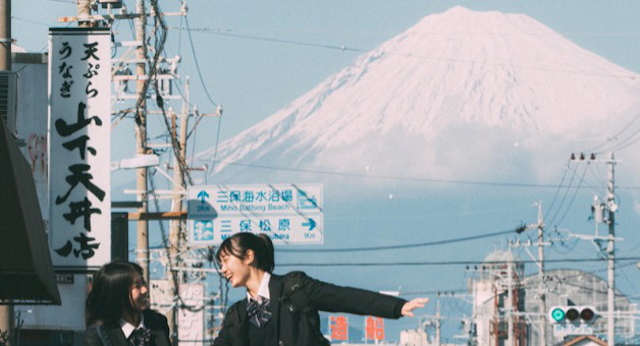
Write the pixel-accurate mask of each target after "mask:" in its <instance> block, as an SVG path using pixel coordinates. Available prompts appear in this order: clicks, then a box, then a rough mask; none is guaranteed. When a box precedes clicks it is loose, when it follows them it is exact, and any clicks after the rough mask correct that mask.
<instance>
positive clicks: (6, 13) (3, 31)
mask: <svg viewBox="0 0 640 346" xmlns="http://www.w3.org/2000/svg"><path fill="white" fill-rule="evenodd" d="M0 20H1V21H2V23H0V70H3V71H11V0H0ZM0 121H4V120H2V119H0ZM7 303H8V304H7V305H1V306H0V332H6V333H7V334H6V336H7V340H6V342H7V343H6V345H7V346H10V345H14V342H13V340H12V339H13V337H14V331H15V317H14V311H13V305H12V302H10V301H9V302H7Z"/></svg>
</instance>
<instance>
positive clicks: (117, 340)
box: [82, 310, 171, 346]
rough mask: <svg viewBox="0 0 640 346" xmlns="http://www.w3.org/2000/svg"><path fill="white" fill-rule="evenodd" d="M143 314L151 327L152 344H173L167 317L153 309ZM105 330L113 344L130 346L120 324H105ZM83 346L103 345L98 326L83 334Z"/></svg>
mask: <svg viewBox="0 0 640 346" xmlns="http://www.w3.org/2000/svg"><path fill="white" fill-rule="evenodd" d="M142 314H143V315H144V326H145V328H148V329H151V346H171V342H170V341H169V324H168V323H167V318H166V317H164V315H162V314H160V313H158V312H155V311H153V310H145V311H143V312H142ZM105 330H106V332H107V334H108V335H109V339H110V340H111V343H112V344H113V346H129V341H128V340H127V338H125V336H124V333H123V332H122V328H120V325H117V324H116V325H112V326H105ZM82 346H103V343H102V339H101V338H100V335H99V334H98V329H97V328H94V327H91V328H88V329H87V331H86V332H85V333H84V335H83V336H82Z"/></svg>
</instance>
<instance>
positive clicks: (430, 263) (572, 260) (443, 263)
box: [277, 257, 640, 267]
mask: <svg viewBox="0 0 640 346" xmlns="http://www.w3.org/2000/svg"><path fill="white" fill-rule="evenodd" d="M639 260H640V257H624V258H623V257H619V258H616V259H615V261H616V262H627V261H639ZM605 261H607V259H602V258H568V259H557V260H545V263H589V262H605ZM509 263H523V264H526V263H531V264H534V263H538V261H535V260H519V261H512V262H509V261H471V260H469V261H425V262H354V263H342V262H334V263H282V264H278V265H277V266H278V267H388V266H396V267H408V266H449V265H496V264H505V265H506V264H509Z"/></svg>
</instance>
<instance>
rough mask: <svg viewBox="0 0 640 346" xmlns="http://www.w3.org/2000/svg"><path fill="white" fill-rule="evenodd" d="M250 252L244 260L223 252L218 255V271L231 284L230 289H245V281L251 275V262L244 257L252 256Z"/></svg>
mask: <svg viewBox="0 0 640 346" xmlns="http://www.w3.org/2000/svg"><path fill="white" fill-rule="evenodd" d="M250 251H251V250H248V251H247V254H245V258H244V259H242V258H239V257H236V256H234V255H231V254H229V253H227V252H226V251H224V250H223V251H222V253H221V254H220V271H221V272H222V275H224V277H226V278H227V280H228V281H229V283H231V286H232V287H242V286H244V287H246V284H247V280H248V279H249V276H250V274H251V272H250V265H249V264H250V263H251V261H250V260H249V259H247V257H248V256H246V255H251V254H252V253H250Z"/></svg>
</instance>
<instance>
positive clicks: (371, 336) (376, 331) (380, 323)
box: [364, 316, 384, 341]
mask: <svg viewBox="0 0 640 346" xmlns="http://www.w3.org/2000/svg"><path fill="white" fill-rule="evenodd" d="M364 331H365V336H364V339H365V340H366V341H369V340H372V341H382V340H384V320H383V319H382V317H376V316H367V317H366V318H365V319H364Z"/></svg>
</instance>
